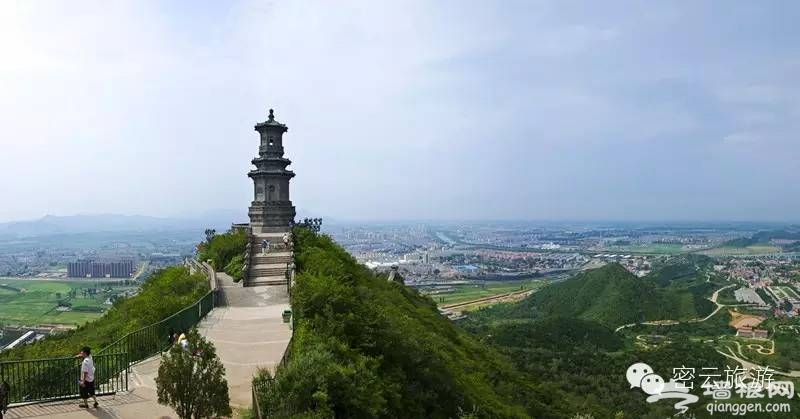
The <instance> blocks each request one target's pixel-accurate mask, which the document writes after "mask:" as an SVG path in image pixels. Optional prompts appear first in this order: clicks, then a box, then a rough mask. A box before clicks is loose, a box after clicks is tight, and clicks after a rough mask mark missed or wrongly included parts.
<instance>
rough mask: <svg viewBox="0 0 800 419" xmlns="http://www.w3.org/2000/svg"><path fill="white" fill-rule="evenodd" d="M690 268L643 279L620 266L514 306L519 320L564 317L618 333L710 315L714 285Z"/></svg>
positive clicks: (680, 266) (668, 269)
mask: <svg viewBox="0 0 800 419" xmlns="http://www.w3.org/2000/svg"><path fill="white" fill-rule="evenodd" d="M688 265H689V264H688V263H681V264H670V265H667V266H665V267H663V268H662V269H661V270H657V271H655V272H653V273H652V274H651V275H648V276H646V277H644V278H638V277H636V276H635V275H633V274H631V273H630V272H628V271H627V270H626V269H625V268H624V267H622V266H621V265H619V264H616V263H613V264H609V265H606V266H604V267H602V268H598V269H593V270H590V271H586V272H582V273H580V274H578V275H576V276H574V277H573V278H570V279H568V280H566V281H563V282H560V283H556V284H553V285H550V286H548V287H545V288H543V289H542V290H540V291H538V292H536V293H534V294H532V295H531V296H530V297H528V298H527V299H525V300H523V301H521V302H520V303H519V304H518V305H516V306H514V307H513V308H512V309H511V310H510V313H509V314H511V315H512V316H514V317H537V318H544V317H565V318H580V319H585V320H592V321H596V322H598V323H600V324H603V325H606V326H609V327H616V326H621V325H623V324H629V323H636V322H641V321H648V320H662V319H674V320H686V319H691V318H696V317H702V316H705V315H708V314H709V313H711V311H712V310H713V307H714V305H713V303H711V302H710V301H708V300H707V299H706V298H707V297H708V296H710V294H711V292H713V289H714V284H713V283H709V282H706V281H705V279H700V278H697V276H696V270H695V269H694V268H693V267H692V266H693V265H692V266H688Z"/></svg>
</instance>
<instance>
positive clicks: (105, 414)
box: [5, 355, 178, 419]
mask: <svg viewBox="0 0 800 419" xmlns="http://www.w3.org/2000/svg"><path fill="white" fill-rule="evenodd" d="M160 363H161V356H160V355H158V356H155V357H153V358H150V359H148V360H146V361H143V362H141V363H139V364H137V365H136V366H134V367H132V368H131V374H130V376H129V379H130V382H129V384H130V388H131V391H129V392H127V393H120V394H117V395H114V396H102V397H98V398H97V399H98V402H99V405H100V407H98V408H97V409H95V408H93V407H90V408H88V409H84V408H81V407H78V402H79V400H63V401H58V402H50V403H39V404H31V405H27V406H17V407H14V408H11V409H9V410H8V414H7V415H6V416H5V417H6V418H36V417H57V418H66V419H82V418H103V419H106V418H109V419H112V418H113V419H126V418H131V419H133V418H157V419H177V418H178V415H176V414H175V411H173V410H172V409H171V408H169V407H167V406H162V405H160V404H158V397H157V396H156V383H155V377H156V375H158V365H159V364H160ZM90 404H91V400H90Z"/></svg>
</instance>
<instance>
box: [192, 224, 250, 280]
mask: <svg viewBox="0 0 800 419" xmlns="http://www.w3.org/2000/svg"><path fill="white" fill-rule="evenodd" d="M247 240H248V237H247V232H246V231H244V230H241V229H233V230H230V231H228V232H226V233H223V234H208V238H207V241H205V242H203V243H200V245H199V246H198V255H197V257H198V259H200V260H201V261H204V262H205V261H207V260H211V266H213V267H214V269H216V270H217V271H223V272H225V273H227V274H228V275H230V276H231V277H233V279H234V280H236V281H239V280H241V279H242V277H243V276H244V274H243V272H242V267H243V266H244V254H245V249H246V246H247Z"/></svg>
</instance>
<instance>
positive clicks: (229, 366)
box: [5, 273, 292, 419]
mask: <svg viewBox="0 0 800 419" xmlns="http://www.w3.org/2000/svg"><path fill="white" fill-rule="evenodd" d="M217 276H218V278H219V280H220V285H221V287H222V289H221V291H220V293H221V297H222V298H221V302H222V304H223V306H222V307H217V308H215V309H214V310H212V311H211V313H209V314H208V316H206V318H205V319H204V320H203V321H202V322H201V323H200V324H199V325H198V330H199V331H200V333H201V334H202V335H203V336H205V337H206V338H207V339H208V340H210V341H211V342H213V343H214V346H216V348H217V355H218V356H219V357H220V359H221V360H222V363H223V364H224V365H225V376H226V378H227V380H228V388H229V392H230V397H231V406H232V407H233V408H234V410H235V409H236V408H249V407H250V405H251V403H252V395H251V394H252V393H251V388H250V386H251V382H252V379H253V375H255V374H256V372H257V370H258V369H259V368H267V369H270V370H273V371H274V368H275V366H276V365H277V364H278V363H279V362H280V360H281V358H282V357H283V353H284V351H285V350H286V347H287V345H288V343H289V339H290V338H291V336H292V331H291V330H290V328H289V326H288V325H287V324H285V323H283V320H282V314H283V310H286V309H288V308H289V296H288V294H287V292H286V285H268V286H256V287H247V288H243V287H242V286H241V285H240V284H236V283H234V282H233V279H231V277H230V276H228V275H226V274H224V273H218V274H217ZM160 363H161V356H160V355H157V356H154V357H152V358H150V359H148V360H145V361H143V362H141V363H139V364H137V365H136V366H134V367H133V368H132V369H131V375H130V376H129V378H130V381H129V387H130V389H131V391H129V392H127V393H121V394H117V395H116V396H104V397H98V400H99V404H100V407H99V408H98V409H94V408H89V409H83V408H80V407H78V400H65V401H58V402H51V403H40V404H32V405H27V406H16V407H13V408H11V409H9V411H8V414H7V415H6V416H5V418H36V417H57V418H65V419H84V418H104V419H105V418H109V419H127V418H130V419H138V418H153V419H177V417H178V416H177V415H176V414H175V412H174V411H173V410H172V409H171V408H169V407H166V406H162V405H159V404H158V397H157V396H156V383H155V377H156V375H158V366H159V365H160Z"/></svg>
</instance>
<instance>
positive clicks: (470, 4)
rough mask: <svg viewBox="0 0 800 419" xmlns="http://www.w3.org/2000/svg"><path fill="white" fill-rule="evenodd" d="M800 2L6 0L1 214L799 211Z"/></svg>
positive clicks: (787, 214)
mask: <svg viewBox="0 0 800 419" xmlns="http://www.w3.org/2000/svg"><path fill="white" fill-rule="evenodd" d="M797 21H800V6H799V5H797V4H795V3H794V2H778V1H775V2H769V1H767V2H744V1H725V2H691V1H686V2H564V1H553V2H549V1H519V2H511V1H508V2H485V1H438V2H432V1H402V2H400V1H397V2H394V1H392V2H388V1H387V2H349V1H343V2H330V1H310V2H309V1H297V2H294V1H293V2H266V1H257V2H249V1H243V2H216V1H207V2H192V3H186V2H160V1H159V2H157V1H153V2H147V1H136V2H121V1H114V2H90V1H87V2H66V1H31V2H28V1H19V2H14V1H9V2H2V3H0V53H2V54H3V59H2V63H0V91H2V92H3V94H2V95H0V145H2V150H3V152H2V153H0V178H2V179H3V181H2V182H1V183H0V196H2V197H3V198H2V205H0V220H10V219H19V218H32V217H37V216H41V215H44V214H59V215H65V214H73V213H104V212H105V213H108V212H111V213H125V214H145V215H159V216H174V215H195V214H200V213H203V212H205V211H209V210H214V209H220V208H224V209H241V211H242V214H243V215H244V214H245V211H246V207H247V205H248V204H249V201H250V199H251V194H252V191H251V185H250V183H249V179H247V178H246V177H245V174H246V172H247V171H248V170H249V160H250V159H251V158H252V157H253V156H254V155H255V154H256V150H257V143H258V138H257V134H256V133H255V132H254V131H253V130H252V127H253V125H254V123H255V122H257V121H262V120H264V119H266V115H267V109H268V108H270V107H273V108H275V110H276V115H277V118H278V119H279V120H280V121H282V122H284V123H286V124H287V125H288V126H289V128H290V130H289V133H288V135H287V137H286V140H285V147H286V151H287V155H288V157H289V158H291V159H292V160H293V161H294V164H293V168H294V170H295V171H296V172H297V174H298V176H297V177H296V178H295V180H294V181H293V184H292V188H293V189H292V198H293V201H294V202H295V205H296V206H297V207H298V208H300V209H303V210H305V211H308V212H311V213H314V214H318V215H322V216H327V217H332V218H338V219H355V220H358V219H547V220H558V219H583V220H594V219H603V220H609V219H613V220H726V221H727V220H770V221H797V220H798V219H800V215H799V214H800V170H798V168H800V164H798V161H800V141H798V137H797V132H798V128H800V122H798V121H800V84H799V83H798V82H799V81H800V80H798V79H800V76H798V74H800V49H798V48H797V45H798V41H800V29H798V27H797V25H795V24H794V23H796V22H797Z"/></svg>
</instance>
